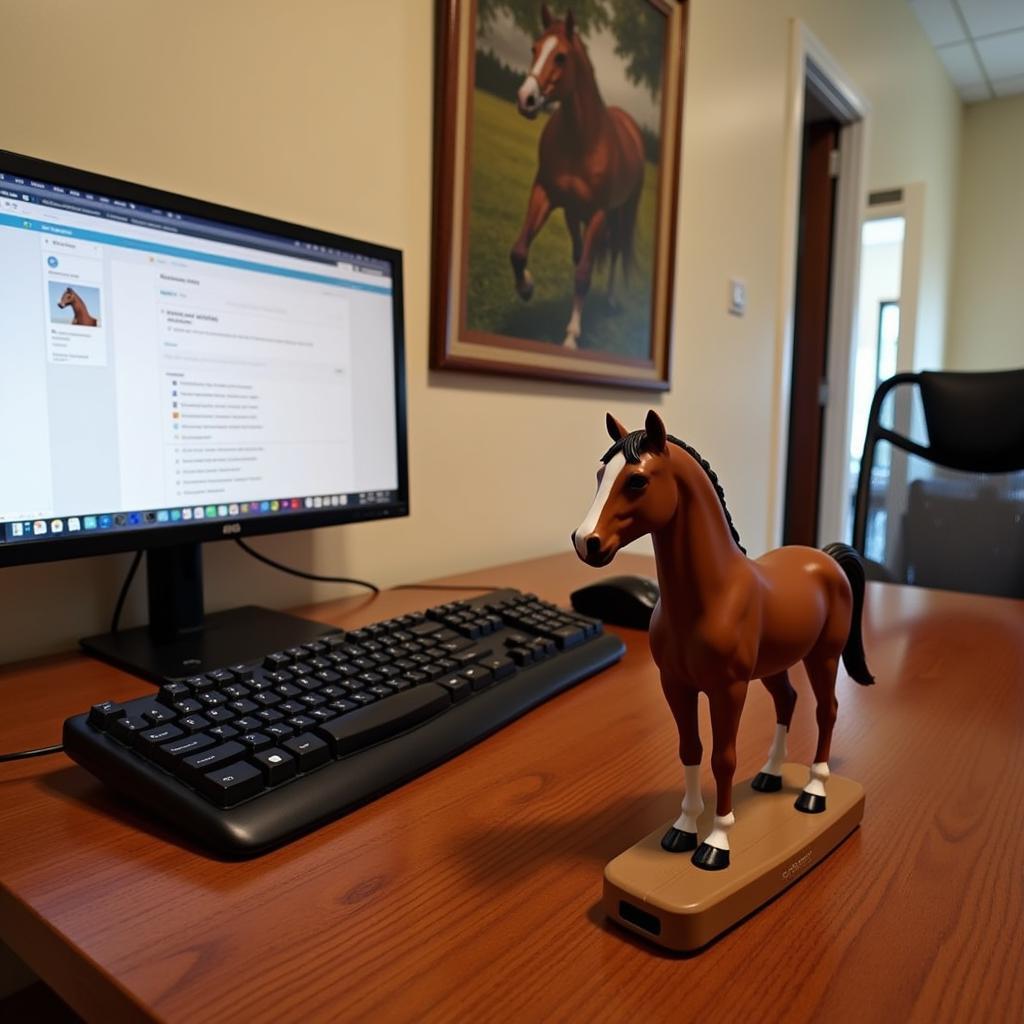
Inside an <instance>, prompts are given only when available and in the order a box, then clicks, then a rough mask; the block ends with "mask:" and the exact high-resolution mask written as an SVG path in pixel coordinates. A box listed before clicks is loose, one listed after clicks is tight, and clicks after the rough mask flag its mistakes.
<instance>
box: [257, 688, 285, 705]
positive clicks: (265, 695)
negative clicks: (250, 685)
mask: <svg viewBox="0 0 1024 1024" xmlns="http://www.w3.org/2000/svg"><path fill="white" fill-rule="evenodd" d="M252 699H253V700H254V701H255V702H256V703H257V704H262V705H263V706H264V707H265V708H272V707H273V706H274V705H275V704H280V703H281V698H280V697H278V695H277V694H276V693H274V691H273V690H261V691H260V692H259V693H254V694H253V695H252Z"/></svg>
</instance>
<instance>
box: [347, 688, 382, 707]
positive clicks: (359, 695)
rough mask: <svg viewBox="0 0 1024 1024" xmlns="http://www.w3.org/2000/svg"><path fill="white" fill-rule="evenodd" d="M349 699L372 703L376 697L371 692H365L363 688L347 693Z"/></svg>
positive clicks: (360, 702) (359, 702) (358, 702)
mask: <svg viewBox="0 0 1024 1024" xmlns="http://www.w3.org/2000/svg"><path fill="white" fill-rule="evenodd" d="M348 699H349V700H354V701H355V702H356V703H357V704H364V705H365V704H373V703H375V702H376V700H377V698H376V696H375V695H374V694H372V693H367V692H366V691H365V690H352V691H351V692H350V693H349V695H348Z"/></svg>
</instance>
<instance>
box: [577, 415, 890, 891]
mask: <svg viewBox="0 0 1024 1024" xmlns="http://www.w3.org/2000/svg"><path fill="white" fill-rule="evenodd" d="M606 422H607V427H608V433H609V434H610V435H611V438H612V441H613V442H614V443H613V444H612V446H611V448H609V449H608V451H607V452H605V454H604V455H603V456H602V458H601V465H600V468H599V469H598V473H597V496H596V497H595V498H594V501H593V503H592V504H591V506H590V510H589V511H588V512H587V514H586V516H585V517H584V519H583V522H582V523H580V525H579V526H578V527H577V528H576V530H574V531H573V534H572V542H573V547H574V548H575V549H576V553H577V554H578V555H579V557H580V558H581V559H583V561H585V562H586V563H587V564H589V565H593V566H604V565H607V564H608V563H609V562H610V561H611V560H612V559H613V558H614V557H615V554H616V553H617V552H618V550H619V548H621V547H623V545H625V544H629V543H630V542H631V541H634V540H636V539H637V538H638V537H641V536H643V535H644V534H647V533H649V534H651V535H652V536H653V541H654V555H655V562H656V564H657V568H658V583H659V586H660V589H661V599H660V601H659V603H658V605H657V607H656V608H655V609H654V613H653V615H652V616H651V626H650V645H651V654H652V656H653V658H654V661H655V663H656V664H657V666H658V670H659V672H660V675H661V685H662V689H663V690H664V693H665V698H666V701H667V703H668V706H669V710H670V711H671V713H672V716H673V717H674V718H675V721H676V725H677V727H678V730H679V756H680V760H681V761H682V765H683V772H684V776H685V787H684V792H685V795H684V797H683V802H682V807H681V813H680V815H679V817H678V819H677V820H676V822H675V824H674V825H673V826H672V827H671V828H670V829H669V830H668V831H667V832H666V833H665V836H664V838H663V839H662V847H663V848H664V849H665V850H666V851H668V852H669V853H682V852H684V851H694V853H693V858H692V859H693V863H694V864H695V865H696V866H697V867H698V868H702V869H705V870H711V871H714V870H719V869H722V868H725V867H727V866H728V864H729V839H728V834H729V831H730V829H731V828H732V826H733V824H734V822H735V816H734V814H733V808H732V784H733V773H734V771H735V768H736V734H737V730H738V728H739V721H740V713H741V712H742V710H743V704H744V701H745V699H746V693H747V686H748V684H749V683H750V681H751V680H755V679H760V680H761V681H762V682H763V683H764V686H765V687H766V689H767V690H768V692H769V694H770V695H771V697H772V700H773V701H774V704H775V713H776V729H775V736H774V739H773V742H772V746H771V749H770V750H769V754H768V760H767V761H766V762H765V765H764V767H763V768H762V769H761V771H760V773H759V774H758V775H757V777H756V778H755V779H754V780H753V782H752V783H751V787H752V788H753V789H754V790H756V791H759V792H775V791H778V790H780V789H781V788H782V785H783V778H782V767H783V762H784V761H785V754H786V737H787V734H788V732H789V725H790V722H791V721H792V717H793V709H794V706H795V704H796V692H795V691H794V689H793V687H792V686H791V685H790V682H789V677H788V675H787V672H788V670H789V668H790V667H792V666H793V665H795V664H796V663H797V662H800V661H802V662H803V664H804V667H805V668H806V670H807V675H808V678H809V680H810V684H811V689H812V690H813V692H814V698H815V702H816V704H817V714H816V719H817V724H818V744H817V747H816V753H815V757H814V762H813V764H812V765H811V768H810V776H809V778H808V782H807V785H806V786H805V787H804V788H803V789H802V790H801V791H800V792H799V794H798V796H797V798H796V801H795V809H796V810H797V811H800V812H803V813H806V814H817V813H820V812H822V811H824V810H825V806H826V804H825V784H826V782H827V780H828V775H829V769H828V759H829V751H830V748H831V742H832V729H833V726H834V725H835V720H836V709H837V707H838V705H837V702H836V697H835V688H836V672H837V670H838V667H839V660H840V658H842V660H843V663H844V664H845V665H846V669H847V671H848V672H849V674H850V676H851V677H852V678H853V679H854V680H855V681H856V682H858V683H862V684H865V685H867V684H869V683H871V682H872V681H873V680H872V676H871V673H870V672H869V671H868V668H867V665H866V663H865V659H864V647H863V644H862V641H861V621H860V620H861V612H862V609H863V602H864V568H863V564H862V562H861V560H860V556H859V555H858V554H857V552H856V551H854V549H853V548H851V547H848V546H847V545H845V544H829V545H828V546H827V547H826V548H824V549H823V550H821V551H818V550H816V549H814V548H809V547H798V546H795V545H794V546H789V547H781V548H777V549H775V550H774V551H769V552H767V553H766V554H764V555H762V556H761V557H760V558H748V557H747V554H746V551H745V550H744V549H743V547H742V546H741V545H740V542H739V535H738V534H737V532H736V528H735V526H734V525H733V522H732V517H731V516H730V514H729V509H728V507H727V506H726V503H725V494H724V493H723V491H722V487H721V484H720V483H719V482H718V476H717V475H716V474H715V471H714V470H713V469H712V468H711V466H710V465H709V464H708V462H707V460H705V459H704V458H702V457H701V455H700V454H699V453H698V452H697V451H695V450H694V449H693V448H691V447H690V445H688V444H686V442H685V441H680V440H679V439H678V438H676V437H673V436H672V435H671V434H668V433H666V431H665V424H664V423H662V421H661V417H659V416H658V414H657V413H656V412H654V410H651V411H650V412H649V413H648V414H647V421H646V423H645V425H644V429H643V430H636V431H633V432H632V433H630V432H629V431H627V430H626V428H625V427H623V426H622V424H621V423H619V421H618V420H617V419H615V417H614V416H612V415H611V414H609V415H608V417H607V420H606ZM698 693H705V694H707V697H708V703H709V705H710V711H711V724H712V729H713V734H714V735H713V741H714V742H713V748H712V753H711V769H712V772H713V773H714V776H715V785H716V801H715V816H714V821H713V823H712V826H711V829H710V831H708V833H707V835H706V838H703V841H702V842H700V843H699V845H698V836H697V830H698V819H699V818H700V815H701V813H702V812H703V809H704V801H703V798H702V796H701V792H700V763H701V757H702V752H703V747H702V745H701V740H700V735H699V732H698V719H697V695H698Z"/></svg>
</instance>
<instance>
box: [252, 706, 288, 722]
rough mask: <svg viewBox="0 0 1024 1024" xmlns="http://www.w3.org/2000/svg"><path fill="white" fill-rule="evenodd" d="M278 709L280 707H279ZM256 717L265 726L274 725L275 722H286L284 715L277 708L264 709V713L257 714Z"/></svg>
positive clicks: (258, 712)
mask: <svg viewBox="0 0 1024 1024" xmlns="http://www.w3.org/2000/svg"><path fill="white" fill-rule="evenodd" d="M278 707H280V705H278ZM256 717H257V718H258V719H259V720H260V721H261V722H263V724H264V725H273V724H274V723H275V722H283V721H284V715H282V714H281V712H280V711H278V710H277V708H264V709H263V710H262V711H257V712H256Z"/></svg>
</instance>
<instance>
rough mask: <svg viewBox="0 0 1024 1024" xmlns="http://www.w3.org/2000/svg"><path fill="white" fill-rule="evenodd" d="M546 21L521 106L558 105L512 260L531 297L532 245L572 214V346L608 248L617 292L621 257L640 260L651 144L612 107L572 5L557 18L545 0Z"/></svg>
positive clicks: (533, 110) (526, 111)
mask: <svg viewBox="0 0 1024 1024" xmlns="http://www.w3.org/2000/svg"><path fill="white" fill-rule="evenodd" d="M541 20H542V22H543V27H544V31H543V33H542V34H541V36H540V37H539V38H538V39H537V40H536V42H535V43H534V44H533V64H532V65H531V68H530V72H529V74H528V75H527V76H526V78H525V79H524V80H523V83H522V85H521V86H520V87H519V93H518V96H517V104H518V108H519V113H520V114H522V115H523V116H524V117H527V118H530V119H531V120H532V119H533V118H535V117H536V116H537V115H538V114H539V113H540V112H541V111H542V110H544V109H545V108H547V107H549V106H551V105H552V104H555V103H557V104H558V109H557V110H555V111H554V113H552V115H551V117H550V119H549V121H548V123H547V125H545V127H544V131H543V132H542V133H541V137H540V149H539V160H538V167H537V175H536V177H535V178H534V180H533V186H532V187H531V189H530V198H529V202H528V204H527V208H526V217H525V219H524V220H523V226H522V228H521V230H520V232H519V237H518V238H517V239H516V242H515V245H513V246H512V251H511V253H510V258H511V260H512V270H513V273H514V274H515V282H516V290H517V291H518V292H519V295H520V297H521V298H523V299H529V298H530V296H531V295H532V294H533V278H532V276H531V275H530V272H529V270H527V269H526V260H527V254H528V253H529V249H530V243H531V242H532V241H533V239H534V237H535V236H536V235H537V232H539V231H540V229H541V228H542V227H543V226H544V223H545V221H546V220H547V219H548V217H549V216H550V214H551V212H552V211H553V210H558V209H561V210H563V211H564V212H565V223H566V227H567V228H568V229H569V237H570V238H571V239H572V259H573V263H574V264H575V266H576V271H575V276H574V283H573V302H572V316H571V317H570V318H569V323H568V324H567V326H566V328H565V339H564V344H565V345H566V346H567V347H569V348H575V347H576V343H577V340H578V338H579V336H580V332H581V329H582V327H581V317H582V313H583V300H584V299H585V298H586V295H587V292H588V291H589V290H590V279H591V275H592V274H593V270H594V263H595V260H596V259H597V257H598V256H600V255H602V254H604V253H608V254H609V255H610V257H611V261H610V265H609V268H608V290H609V295H610V294H611V291H612V284H613V281H614V275H615V261H616V259H617V258H620V259H621V261H622V268H623V272H624V273H625V272H627V271H628V270H629V266H630V264H631V262H632V257H633V234H634V230H635V227H636V214H637V207H638V206H639V204H640V192H641V189H642V188H643V183H644V147H643V140H642V138H641V136H640V129H639V128H638V127H637V125H636V122H635V121H634V120H633V119H632V118H631V117H630V116H629V114H627V113H626V112H625V111H624V110H620V109H619V108H618V107H606V106H605V105H604V100H602V99H601V93H600V91H599V90H598V88H597V81H596V79H595V78H594V68H593V66H592V65H591V63H590V58H589V57H588V56H587V51H586V49H585V48H584V46H583V43H582V41H581V40H580V37H579V33H578V32H577V31H576V26H575V22H574V20H573V15H572V11H569V12H568V13H567V14H566V16H565V18H564V19H563V20H557V19H555V18H554V17H553V16H552V14H551V12H550V11H549V10H548V6H547V4H544V5H542V7H541Z"/></svg>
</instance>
